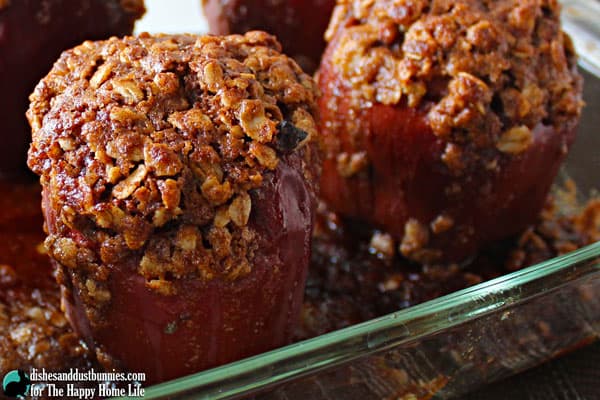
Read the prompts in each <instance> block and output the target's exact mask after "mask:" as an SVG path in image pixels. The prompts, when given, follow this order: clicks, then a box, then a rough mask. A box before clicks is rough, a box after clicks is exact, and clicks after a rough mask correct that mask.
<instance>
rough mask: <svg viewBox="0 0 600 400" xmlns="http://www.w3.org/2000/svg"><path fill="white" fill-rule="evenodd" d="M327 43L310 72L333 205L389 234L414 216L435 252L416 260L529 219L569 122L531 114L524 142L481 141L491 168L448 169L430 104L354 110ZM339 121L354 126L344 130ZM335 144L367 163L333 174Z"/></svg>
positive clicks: (567, 142)
mask: <svg viewBox="0 0 600 400" xmlns="http://www.w3.org/2000/svg"><path fill="white" fill-rule="evenodd" d="M335 45H336V42H335V40H334V41H333V42H332V43H331V44H330V45H329V47H328V50H327V51H326V53H325V55H324V57H323V60H322V63H321V67H320V69H319V74H318V84H319V88H320V90H321V93H322V96H321V98H320V100H319V111H320V129H321V133H322V137H323V141H324V143H325V157H324V164H323V172H322V176H321V197H322V198H323V199H324V200H325V201H326V202H327V204H328V205H329V206H330V207H331V209H332V210H333V211H335V212H338V213H340V214H341V215H342V216H343V217H345V218H347V219H350V220H358V221H360V222H366V223H368V224H369V225H370V226H372V227H374V228H376V229H381V230H383V231H386V232H388V233H390V234H391V235H392V237H393V238H394V239H396V241H397V242H401V241H402V240H403V238H404V236H405V225H406V223H407V222H408V221H409V220H417V221H418V222H419V223H420V224H421V225H422V226H424V227H429V231H430V235H429V240H428V243H427V249H429V250H433V252H430V255H432V254H433V255H434V256H433V257H425V258H424V259H423V258H420V259H419V258H417V261H421V262H429V261H446V262H459V261H464V260H466V259H468V258H469V257H470V256H472V255H474V254H475V253H476V252H477V251H478V249H480V248H482V247H483V246H485V245H487V244H489V243H492V242H494V241H496V240H499V239H503V238H507V237H509V236H511V235H514V234H517V233H518V232H520V231H522V230H523V229H525V228H526V227H527V226H528V225H530V224H531V223H533V222H534V221H535V220H536V218H537V217H538V215H539V212H540V210H541V209H542V207H543V205H544V202H545V200H546V197H547V195H548V192H549V190H550V187H551V186H552V183H553V182H554V179H555V177H556V175H557V173H558V170H559V167H560V165H561V163H562V162H563V160H564V159H565V157H566V155H567V152H568V149H569V147H570V146H571V144H572V143H573V141H574V139H575V134H576V126H568V127H565V128H564V129H558V130H557V129H556V128H555V127H553V126H546V125H543V124H541V123H540V124H538V125H537V126H536V127H535V128H534V129H532V136H533V142H532V144H531V145H530V146H529V147H528V148H527V149H526V150H525V151H523V152H521V153H519V154H504V153H502V152H500V151H499V150H497V149H496V148H492V149H486V150H485V152H486V154H485V155H484V156H485V157H487V159H488V160H495V167H494V168H493V169H488V168H485V166H484V165H483V163H472V164H470V165H468V166H467V168H466V169H465V170H464V171H462V173H461V174H456V173H455V172H454V171H452V170H451V169H450V168H448V166H447V165H446V164H445V163H444V161H443V160H442V157H443V154H444V149H445V147H446V144H447V142H446V141H444V140H442V139H440V138H438V137H437V136H436V135H435V134H434V133H433V131H432V129H431V127H430V126H429V124H428V122H427V111H428V109H429V108H430V107H431V103H428V102H427V101H423V102H422V103H421V104H420V105H419V106H418V107H415V108H411V107H408V106H407V104H406V102H403V101H401V102H400V103H399V104H397V105H383V104H380V103H376V102H374V103H372V104H369V105H366V106H365V107H363V108H361V109H360V110H355V108H356V107H355V100H356V99H353V98H352V95H351V90H350V89H349V88H348V86H347V83H346V82H344V80H343V78H341V76H340V75H339V74H338V73H337V71H336V68H335V65H333V64H332V59H333V56H332V55H333V52H334V50H335ZM353 107H354V109H353ZM348 120H351V121H352V122H351V123H352V124H354V128H353V129H354V132H358V134H356V133H354V134H351V133H350V132H349V129H348V128H347V126H348V124H347V121H348ZM343 152H345V153H349V154H353V153H356V152H364V153H365V154H366V158H367V159H368V160H369V165H368V166H367V167H366V168H365V169H364V170H363V171H361V172H359V173H357V174H355V175H352V176H350V177H348V176H342V175H341V174H340V172H339V169H338V164H337V156H338V155H339V154H340V153H343ZM440 215H446V216H450V217H451V218H452V220H453V224H452V227H451V228H450V229H448V230H446V231H444V232H440V233H437V234H433V233H431V227H430V226H431V223H432V222H433V221H434V220H435V219H436V218H437V217H438V216H440ZM405 255H407V254H405ZM407 256H408V257H409V258H411V256H410V255H407Z"/></svg>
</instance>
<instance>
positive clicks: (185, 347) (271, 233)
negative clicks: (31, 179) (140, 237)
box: [43, 153, 315, 385]
mask: <svg viewBox="0 0 600 400" xmlns="http://www.w3.org/2000/svg"><path fill="white" fill-rule="evenodd" d="M284 160H285V161H284ZM284 160H282V161H281V162H280V163H279V165H278V167H277V169H276V170H275V171H274V172H273V173H270V174H266V175H265V181H264V182H263V186H261V188H259V189H257V190H255V191H253V192H251V197H252V204H253V209H252V213H251V216H250V222H249V226H250V227H251V228H252V229H254V230H255V232H256V233H257V238H258V239H257V240H258V245H259V249H260V250H259V251H257V254H256V255H255V258H254V262H253V267H252V271H251V273H250V274H249V275H247V276H245V277H243V278H239V279H236V280H234V281H228V280H225V279H220V278H215V279H212V280H210V281H203V280H201V279H198V278H188V279H185V278H183V279H178V280H176V281H175V282H174V284H175V288H176V290H177V294H176V295H173V296H165V295H162V294H159V293H157V292H156V291H154V290H152V289H149V288H148V287H147V286H146V283H145V279H144V278H143V277H142V276H141V275H139V274H138V273H137V268H138V266H139V261H140V260H139V257H131V258H130V259H128V260H126V261H125V262H122V263H119V264H117V265H110V266H109V267H110V270H111V272H110V275H109V278H108V289H109V290H110V292H111V301H110V304H109V305H108V306H107V307H106V308H103V309H102V311H101V323H96V322H91V320H90V318H89V317H88V312H89V311H90V309H89V307H88V306H87V305H85V304H84V302H82V300H81V297H80V294H79V289H78V287H80V285H82V284H83V283H82V282H81V280H82V277H81V276H80V275H79V273H78V271H76V270H69V269H68V268H66V267H64V266H62V265H60V264H58V263H57V262H56V261H53V262H54V265H55V267H56V268H57V272H58V280H59V282H60V283H61V286H62V299H63V304H64V305H65V306H66V311H67V317H68V319H69V321H70V323H71V325H72V326H73V327H74V329H75V331H76V332H77V333H78V334H80V335H81V336H82V337H83V338H84V340H85V341H86V343H87V344H88V346H89V347H90V349H92V350H93V351H95V352H96V355H97V357H98V360H99V361H100V362H101V364H103V365H104V367H106V368H107V369H111V368H117V369H126V370H128V371H135V372H144V373H146V381H145V382H144V384H146V385H149V384H154V383H159V382H163V381H167V380H170V379H174V378H178V377H181V376H185V375H188V374H191V373H195V372H198V371H201V370H204V369H207V368H211V367H215V366H218V365H222V364H225V363H228V362H232V361H235V360H238V359H241V358H245V357H248V356H251V355H255V354H259V353H262V352H265V351H268V350H271V349H273V348H276V347H280V346H283V345H285V344H288V343H289V341H290V340H291V339H292V334H293V330H294V328H295V326H296V324H297V322H298V319H299V313H300V308H301V305H302V300H303V296H304V285H305V280H306V274H307V271H308V264H309V260H310V254H311V253H310V251H311V247H310V244H311V235H312V226H313V221H314V209H315V196H314V192H313V187H312V186H311V185H310V184H309V183H307V182H306V180H305V178H304V176H303V172H302V162H303V161H302V159H301V156H299V155H298V154H297V153H294V154H291V155H288V156H286V157H285V158H284ZM50 199H51V196H49V193H48V188H44V191H43V204H44V207H43V209H44V213H45V218H46V224H47V227H48V230H49V232H50V233H51V234H52V233H53V230H54V229H55V228H56V217H57V213H56V207H55V205H53V204H51V200H50ZM63 234H64V233H63ZM67 235H68V236H70V237H71V238H72V239H73V240H75V241H76V242H78V244H79V245H81V246H85V245H86V243H85V239H84V238H83V237H82V235H81V234H80V233H79V232H76V231H72V232H68V233H67Z"/></svg>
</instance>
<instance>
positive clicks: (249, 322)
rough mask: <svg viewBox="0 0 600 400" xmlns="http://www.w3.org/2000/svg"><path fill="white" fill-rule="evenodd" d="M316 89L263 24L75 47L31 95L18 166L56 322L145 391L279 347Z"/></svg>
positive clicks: (303, 224)
mask: <svg viewBox="0 0 600 400" xmlns="http://www.w3.org/2000/svg"><path fill="white" fill-rule="evenodd" d="M315 93H316V86H315V83H314V82H313V80H312V79H311V78H310V77H309V76H308V75H306V74H305V73H303V72H302V70H300V68H299V67H298V65H297V64H296V63H295V62H294V61H293V60H291V59H289V58H288V57H286V56H284V55H282V54H281V53H280V45H279V44H278V43H277V42H276V40H275V39H274V38H273V37H272V36H269V35H267V34H266V33H264V32H250V33H247V34H246V35H244V36H239V35H234V36H229V37H217V36H194V35H181V36H168V35H159V36H150V35H148V34H144V35H142V36H140V37H139V38H135V37H127V38H124V39H117V38H112V39H110V40H108V41H102V42H85V43H84V44H82V45H81V46H78V47H76V48H74V49H73V50H70V51H67V52H65V53H63V55H62V56H61V58H60V59H59V60H58V61H57V62H56V64H55V65H54V68H53V69H52V71H51V72H50V73H49V74H48V76H46V77H45V78H44V79H43V80H42V81H41V82H40V84H39V85H38V86H37V87H36V89H35V92H34V94H33V95H32V96H31V101H32V103H31V107H30V109H29V111H28V114H27V115H28V117H29V120H30V122H31V126H32V128H33V143H32V145H31V148H30V150H29V160H28V162H29V166H30V167H31V168H32V170H33V171H34V172H35V173H37V174H39V175H40V176H41V183H42V187H43V200H42V202H43V211H44V214H45V220H46V226H47V230H48V238H47V240H46V246H47V248H48V250H49V254H50V256H51V258H52V259H53V261H54V263H55V265H56V268H57V271H58V280H59V283H60V284H61V286H62V294H63V302H64V304H65V305H66V307H67V317H68V319H69V321H70V322H71V324H72V325H73V327H74V328H75V330H76V331H77V332H78V333H79V334H80V335H81V336H82V337H83V338H84V339H85V340H86V342H87V343H88V345H89V346H90V348H91V349H93V350H94V351H95V353H96V355H97V357H98V359H99V361H100V362H101V363H102V364H103V365H104V366H105V367H107V368H125V369H127V370H130V371H140V372H145V373H146V377H147V380H146V383H156V382H160V381H164V380H168V379H172V378H176V377H179V376H183V375H187V374H190V373H193V372H197V371H200V370H202V369H205V368H209V367H214V366H217V365H219V364H224V363H227V362H230V361H234V360H236V359H239V358H243V357H246V356H250V355H253V354H257V353H261V352H264V351H267V350H269V349H272V348H274V347H278V346H281V345H284V344H286V343H287V342H288V340H290V338H291V335H292V331H293V328H294V325H295V323H296V322H297V319H298V314H299V310H300V306H301V304H302V298H303V290H304V281H305V277H306V273H307V267H308V262H309V259H310V244H311V231H312V225H313V219H314V208H315V193H316V188H317V184H318V178H319V165H320V159H319V157H318V153H317V146H316V143H317V139H318V138H317V131H316V125H315V121H314V120H313V116H312V114H313V112H314V110H315V108H316V104H315Z"/></svg>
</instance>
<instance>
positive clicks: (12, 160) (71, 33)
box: [0, 0, 144, 175]
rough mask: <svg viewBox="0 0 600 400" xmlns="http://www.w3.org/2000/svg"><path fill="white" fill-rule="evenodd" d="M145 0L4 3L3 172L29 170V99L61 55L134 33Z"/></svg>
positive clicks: (0, 72)
mask: <svg viewBox="0 0 600 400" xmlns="http://www.w3.org/2000/svg"><path fill="white" fill-rule="evenodd" d="M143 13H144V2H143V0H86V1H81V0H13V1H6V0H4V1H0V88H2V96H1V97H0V119H1V120H2V123H3V126H4V128H3V129H4V134H3V135H2V143H3V146H4V149H5V151H4V152H3V153H2V157H0V173H2V174H4V175H6V174H11V175H14V174H19V173H23V172H24V171H26V169H27V168H26V153H27V146H28V145H29V141H30V138H31V131H30V130H29V127H28V125H27V120H26V118H25V111H27V106H28V104H29V102H28V101H27V97H28V96H29V94H30V93H31V92H32V90H33V88H34V87H35V85H36V84H37V82H38V81H39V80H40V79H41V78H42V77H43V76H44V75H45V74H46V73H47V72H48V71H49V70H50V68H51V67H52V63H53V62H54V61H55V60H56V58H57V57H58V56H59V55H60V53H61V52H62V51H63V50H65V49H68V48H70V47H72V46H74V45H76V44H79V43H81V42H82V41H83V40H86V39H106V38H108V37H110V36H113V35H116V36H122V35H127V34H131V32H132V30H133V25H134V22H135V20H136V19H138V18H140V17H141V16H142V14H143Z"/></svg>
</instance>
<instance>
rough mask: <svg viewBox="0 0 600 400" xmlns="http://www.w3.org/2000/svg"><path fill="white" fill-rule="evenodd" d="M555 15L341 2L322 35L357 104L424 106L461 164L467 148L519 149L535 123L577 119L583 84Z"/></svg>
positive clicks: (538, 7) (417, 2)
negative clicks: (457, 151)
mask: <svg viewBox="0 0 600 400" xmlns="http://www.w3.org/2000/svg"><path fill="white" fill-rule="evenodd" d="M559 15H560V5H559V3H558V2H557V1H554V0H549V1H542V2H539V1H534V0H526V1H515V0H503V1H488V0H461V1H453V0H439V1H433V2H431V1H425V0H410V1H394V2H389V1H385V0H375V1H361V0H343V1H338V5H337V7H336V8H335V11H334V14H333V18H332V21H331V24H330V26H329V29H328V31H327V33H326V38H327V40H328V41H329V42H336V47H335V51H334V53H333V63H332V64H333V65H335V66H336V68H337V69H338V72H339V73H340V74H341V75H342V77H343V78H344V79H345V80H346V82H347V85H348V86H349V87H350V88H351V89H352V91H351V93H352V97H354V98H355V100H356V101H355V102H356V107H357V110H360V108H361V107H365V106H366V107H368V106H369V104H372V103H381V104H385V105H397V104H400V103H401V101H403V100H404V99H405V101H406V103H407V104H408V105H409V106H410V107H415V108H424V109H425V110H426V111H427V121H428V124H429V125H430V127H431V128H432V130H433V133H434V134H435V135H436V136H437V137H438V138H440V139H442V140H444V141H447V143H448V146H458V148H459V149H463V150H464V152H463V154H462V155H461V156H460V158H461V159H462V162H465V161H466V160H468V159H469V157H471V158H473V157H477V155H476V153H475V152H474V151H473V147H474V148H484V147H485V148H489V147H496V148H497V149H498V150H499V151H500V152H501V153H505V154H509V155H512V154H518V153H520V152H522V151H523V150H525V149H526V148H527V147H528V146H529V144H531V142H532V138H531V130H532V129H533V128H534V127H535V126H536V125H538V124H540V123H543V124H545V125H551V126H554V127H557V128H558V127H560V128H569V127H572V126H573V125H574V124H576V122H577V120H578V117H579V114H580V111H581V106H582V100H581V85H582V82H581V77H580V76H579V74H578V73H577V71H576V62H575V53H574V50H573V45H572V43H571V41H570V39H569V37H568V36H567V35H566V34H564V33H562V31H561V30H560V21H559ZM349 123H352V121H349ZM469 144H472V145H473V146H471V145H469ZM456 158H457V156H454V157H452V158H450V159H449V160H444V161H447V164H448V166H449V167H451V168H453V169H458V168H457V165H458V164H457V162H456V161H457V160H456Z"/></svg>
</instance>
